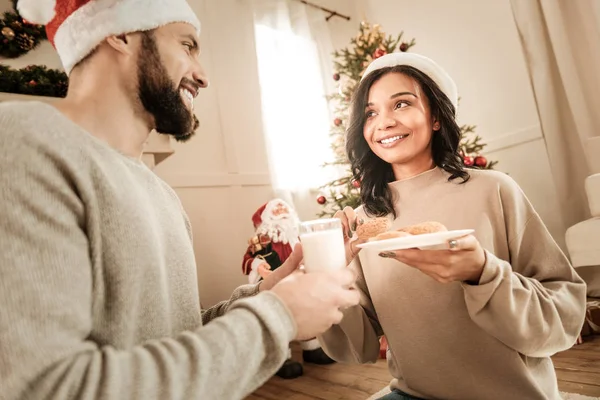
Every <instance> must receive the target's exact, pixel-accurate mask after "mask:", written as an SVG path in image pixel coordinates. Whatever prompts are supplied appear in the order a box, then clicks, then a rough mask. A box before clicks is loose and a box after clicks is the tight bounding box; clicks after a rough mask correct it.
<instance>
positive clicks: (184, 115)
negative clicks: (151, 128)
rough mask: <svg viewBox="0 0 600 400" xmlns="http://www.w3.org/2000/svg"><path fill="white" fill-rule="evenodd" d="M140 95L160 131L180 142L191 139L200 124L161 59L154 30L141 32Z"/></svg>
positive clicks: (139, 60)
mask: <svg viewBox="0 0 600 400" xmlns="http://www.w3.org/2000/svg"><path fill="white" fill-rule="evenodd" d="M138 97H139V99H140V101H141V103H142V105H143V106H144V108H145V110H146V111H147V112H149V113H150V114H151V115H152V116H153V117H154V121H155V122H154V123H155V125H156V126H155V129H156V131H157V132H158V133H162V134H166V135H171V136H173V137H174V138H175V140H177V141H179V142H185V141H187V140H189V139H190V138H191V137H192V136H193V135H194V133H195V131H196V129H198V126H199V125H200V122H199V121H198V118H196V115H194V113H193V112H192V111H190V110H189V109H188V107H187V106H186V105H185V103H184V101H183V98H182V96H181V94H180V92H179V87H178V86H176V85H175V84H174V83H173V81H172V80H171V78H169V75H168V73H167V71H166V69H165V67H164V65H163V64H162V62H161V60H160V54H159V53H158V48H157V47H156V43H155V42H154V37H153V36H152V33H151V32H145V33H144V35H143V36H142V50H141V53H140V55H139V59H138Z"/></svg>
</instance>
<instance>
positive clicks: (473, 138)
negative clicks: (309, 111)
mask: <svg viewBox="0 0 600 400" xmlns="http://www.w3.org/2000/svg"><path fill="white" fill-rule="evenodd" d="M403 36H404V34H403V33H402V32H401V33H400V34H398V35H397V36H391V35H386V34H385V33H384V32H383V31H382V30H381V27H380V26H379V25H377V24H374V25H371V24H369V23H368V22H362V23H361V24H360V27H359V32H358V34H357V35H356V37H354V38H352V39H351V40H350V46H349V47H347V48H345V49H342V50H337V51H335V52H334V53H333V57H334V68H335V71H336V72H335V73H334V75H333V79H334V80H335V81H336V82H337V84H338V92H337V93H334V94H332V95H330V96H328V100H329V101H330V102H333V104H334V105H335V111H334V113H335V115H336V117H335V118H334V120H333V124H332V128H331V133H330V135H331V139H332V140H331V146H332V149H333V153H334V157H335V160H334V161H333V162H331V163H327V164H325V167H327V168H339V169H340V170H341V173H340V175H341V177H340V178H338V179H336V180H334V181H331V182H328V183H327V184H325V185H324V186H322V187H321V188H320V190H321V193H322V194H321V195H320V196H318V197H317V202H318V203H319V204H321V205H322V206H323V210H322V211H321V213H320V214H319V217H320V218H322V217H331V216H333V214H335V212H336V211H338V210H342V209H343V208H344V207H347V206H349V207H352V208H356V207H358V206H359V205H360V192H359V190H360V183H359V182H356V181H354V179H353V176H352V171H351V170H350V164H349V162H348V158H347V156H346V149H345V139H344V136H345V130H346V126H345V125H346V121H347V119H348V111H349V106H350V98H351V96H352V93H353V92H354V89H355V88H356V86H357V85H358V82H360V79H361V77H362V75H363V73H364V71H365V69H366V68H367V66H368V65H369V64H370V63H371V61H373V60H374V59H376V58H379V57H381V56H383V55H385V54H388V53H392V52H395V51H402V52H405V51H409V50H410V49H411V48H412V47H413V46H415V45H416V42H415V40H414V39H411V40H410V41H405V40H403ZM475 128H476V127H475V126H474V125H463V126H461V132H462V139H461V142H460V152H461V155H462V156H463V162H464V164H465V166H467V167H469V168H480V169H491V168H493V167H494V165H495V164H496V161H489V160H487V159H486V157H484V156H483V154H482V152H483V149H484V148H485V146H486V145H485V143H482V139H481V137H479V136H478V135H477V134H476V133H475Z"/></svg>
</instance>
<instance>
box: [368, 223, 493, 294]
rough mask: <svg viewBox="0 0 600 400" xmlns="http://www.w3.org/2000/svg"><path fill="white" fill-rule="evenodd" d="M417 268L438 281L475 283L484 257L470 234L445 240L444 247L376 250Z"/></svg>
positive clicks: (382, 255)
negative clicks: (446, 245) (446, 243)
mask: <svg viewBox="0 0 600 400" xmlns="http://www.w3.org/2000/svg"><path fill="white" fill-rule="evenodd" d="M379 256H380V257H384V258H393V259H396V260H398V261H401V262H403V263H404V264H406V265H409V266H411V267H414V268H417V269H419V270H420V271H421V272H423V273H425V274H427V275H429V276H431V277H432V278H433V279H435V280H437V281H438V282H442V283H447V282H454V281H461V282H466V283H469V284H472V285H477V284H478V283H479V279H480V278H481V273H482V272H483V267H484V265H485V261H486V256H485V251H484V250H483V248H482V247H481V245H480V244H479V241H478V240H477V239H476V238H475V236H473V235H467V236H463V237H461V238H458V239H453V240H450V241H448V250H419V249H406V250H396V251H386V252H383V253H379Z"/></svg>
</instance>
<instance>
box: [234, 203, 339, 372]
mask: <svg viewBox="0 0 600 400" xmlns="http://www.w3.org/2000/svg"><path fill="white" fill-rule="evenodd" d="M252 223H253V224H254V229H255V232H254V236H253V237H252V238H250V240H248V248H247V250H246V254H244V260H243V263H242V271H243V272H244V274H245V275H248V280H249V281H250V283H257V282H259V281H260V280H261V279H264V278H265V277H266V276H267V275H268V274H270V273H272V272H273V271H274V270H276V269H277V268H279V267H280V266H281V265H282V264H283V263H284V262H285V260H287V259H288V257H289V256H290V254H291V253H292V249H293V248H294V246H295V245H296V243H298V242H299V238H298V236H299V230H298V229H299V226H300V219H299V218H298V214H296V211H295V210H294V209H293V208H292V207H290V205H289V204H287V203H286V202H285V201H283V200H282V199H273V200H271V201H269V202H268V203H266V204H263V205H262V206H261V207H260V208H259V209H258V210H256V212H255V213H254V215H252ZM300 345H301V347H302V358H303V360H304V361H305V362H308V363H313V364H321V365H323V364H331V363H333V362H334V361H333V360H332V359H331V358H329V357H328V356H327V354H325V352H324V351H323V349H321V345H320V344H319V342H318V341H317V339H316V338H315V339H311V340H307V341H303V342H300ZM302 373H303V370H302V365H301V364H300V363H298V362H296V361H293V360H292V359H291V352H290V358H288V359H287V360H286V362H285V363H284V364H283V366H282V367H281V369H280V370H279V371H278V372H277V375H278V376H280V377H282V378H288V379H291V378H296V377H298V376H300V375H302Z"/></svg>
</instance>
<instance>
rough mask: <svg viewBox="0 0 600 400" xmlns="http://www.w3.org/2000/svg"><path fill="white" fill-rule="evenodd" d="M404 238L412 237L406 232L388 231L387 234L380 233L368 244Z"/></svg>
mask: <svg viewBox="0 0 600 400" xmlns="http://www.w3.org/2000/svg"><path fill="white" fill-rule="evenodd" d="M406 236H412V235H411V234H410V233H408V232H403V231H389V232H383V233H380V234H379V235H377V236H375V237H372V238H370V239H369V242H375V241H378V240H386V239H396V238H401V237H406Z"/></svg>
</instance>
